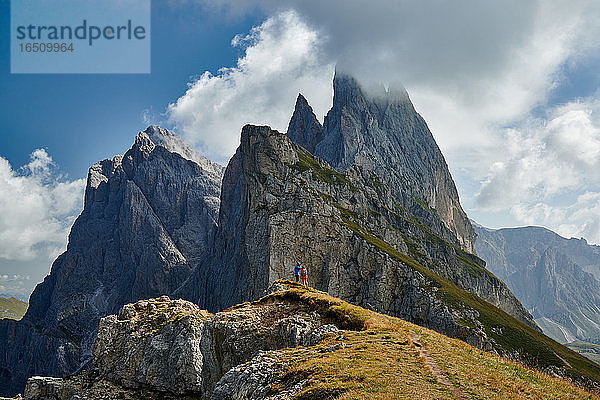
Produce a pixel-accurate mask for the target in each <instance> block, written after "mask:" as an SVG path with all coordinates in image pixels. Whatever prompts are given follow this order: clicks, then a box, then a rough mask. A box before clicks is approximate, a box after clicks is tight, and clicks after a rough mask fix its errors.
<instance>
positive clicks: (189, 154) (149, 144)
mask: <svg viewBox="0 0 600 400" xmlns="http://www.w3.org/2000/svg"><path fill="white" fill-rule="evenodd" d="M155 146H160V147H163V148H164V149H166V150H168V151H169V152H171V153H177V154H179V155H180V156H181V157H183V158H185V159H187V160H190V161H193V162H195V163H196V164H198V165H200V166H201V167H202V168H203V169H204V170H207V171H210V172H213V173H216V174H222V173H223V166H221V165H219V164H217V163H214V162H211V161H210V160H209V159H208V158H206V157H204V156H202V155H200V154H199V153H198V152H196V151H195V150H194V149H193V148H192V147H191V146H190V145H188V144H187V143H186V142H185V140H183V138H182V137H180V136H178V135H176V134H174V133H172V132H171V131H169V130H168V129H165V128H161V127H160V126H157V125H150V126H149V127H148V128H146V129H145V130H144V131H142V132H140V133H138V135H137V137H136V139H135V144H134V147H137V148H138V149H140V150H142V151H145V152H151V151H152V150H154V147H155Z"/></svg>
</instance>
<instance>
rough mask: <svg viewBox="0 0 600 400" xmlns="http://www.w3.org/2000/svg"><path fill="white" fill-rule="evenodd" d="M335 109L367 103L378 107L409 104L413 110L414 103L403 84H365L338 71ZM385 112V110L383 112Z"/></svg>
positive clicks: (336, 73)
mask: <svg viewBox="0 0 600 400" xmlns="http://www.w3.org/2000/svg"><path fill="white" fill-rule="evenodd" d="M333 90H334V107H335V106H338V107H343V106H348V105H350V104H358V105H361V106H364V104H361V102H364V101H367V102H371V103H373V104H376V105H378V106H380V107H381V106H383V108H385V107H386V106H390V105H400V104H407V105H410V107H411V108H412V103H411V101H410V97H409V96H408V92H407V91H406V88H404V86H403V85H402V84H401V83H398V82H393V83H390V84H389V85H385V84H384V83H383V82H376V83H363V82H360V81H359V80H358V79H357V78H355V77H354V76H353V75H351V74H348V73H346V72H341V71H339V70H336V72H335V76H334V78H333ZM382 111H384V110H382Z"/></svg>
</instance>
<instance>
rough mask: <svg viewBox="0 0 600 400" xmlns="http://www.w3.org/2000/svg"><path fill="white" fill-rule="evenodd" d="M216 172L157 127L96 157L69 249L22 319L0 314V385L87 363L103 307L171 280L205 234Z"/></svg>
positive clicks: (180, 278)
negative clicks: (110, 154) (116, 152)
mask: <svg viewBox="0 0 600 400" xmlns="http://www.w3.org/2000/svg"><path fill="white" fill-rule="evenodd" d="M221 177H222V168H221V167H220V166H219V165H217V164H213V163H210V162H209V161H208V160H206V159H205V158H203V157H201V156H199V155H197V154H195V153H194V152H193V150H191V149H190V148H189V147H188V146H187V145H185V144H183V142H181V139H179V138H177V137H176V136H174V135H172V134H171V133H169V132H168V131H166V130H163V129H160V128H158V127H150V128H148V129H147V130H146V131H144V132H141V133H140V134H139V135H138V136H137V137H136V140H135V144H134V146H133V147H132V148H131V149H130V150H129V151H128V152H127V153H126V154H125V156H116V157H115V158H113V159H112V160H104V161H101V162H99V163H96V164H94V165H93V166H92V167H91V168H90V170H89V174H88V181H87V186H86V192H85V205H84V210H83V212H82V213H81V215H80V216H79V217H78V218H77V220H76V222H75V224H74V225H73V227H72V229H71V233H70V235H69V243H68V247H67V251H66V252H65V253H63V254H62V255H61V256H60V257H58V258H57V259H56V261H55V262H54V264H53V265H52V270H51V272H50V274H49V275H48V276H47V277H46V278H45V279H44V282H43V283H41V284H39V285H38V286H37V288H36V289H35V291H34V292H33V294H32V295H31V299H30V301H31V305H30V308H29V310H28V312H27V314H26V316H25V317H24V318H23V320H22V321H19V322H18V323H11V322H8V321H0V343H2V344H3V345H2V346H1V349H0V355H1V357H0V377H1V378H0V393H5V394H7V393H8V394H10V393H15V392H16V391H18V390H21V389H22V387H23V385H24V384H25V380H26V379H27V377H29V376H31V375H33V374H42V373H43V374H45V375H54V376H62V375H64V374H67V373H70V372H73V371H74V370H76V369H77V368H78V367H79V366H80V365H85V364H86V363H87V362H89V360H90V358H91V348H92V343H93V340H94V337H95V331H96V328H97V325H98V320H99V319H100V318H101V317H103V316H105V315H107V314H111V313H115V312H116V311H118V309H119V308H120V307H121V306H122V305H123V304H125V303H128V302H132V301H135V300H138V299H143V298H148V297H153V296H159V295H162V294H168V293H171V292H172V291H173V290H175V289H176V288H177V287H179V286H180V285H181V284H182V283H183V282H184V281H185V280H186V279H187V278H188V276H189V275H190V273H191V271H192V269H193V268H194V266H195V263H197V262H199V261H200V260H202V258H203V255H204V254H205V253H206V251H207V248H208V246H209V245H210V243H212V240H213V235H214V231H215V227H216V219H217V212H218V206H219V191H220V181H221Z"/></svg>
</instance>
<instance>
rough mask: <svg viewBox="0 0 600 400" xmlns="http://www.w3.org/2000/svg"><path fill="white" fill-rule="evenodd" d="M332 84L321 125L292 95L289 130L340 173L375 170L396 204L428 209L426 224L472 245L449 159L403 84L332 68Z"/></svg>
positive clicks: (471, 249)
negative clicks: (375, 80)
mask: <svg viewBox="0 0 600 400" xmlns="http://www.w3.org/2000/svg"><path fill="white" fill-rule="evenodd" d="M333 89H334V96H333V106H332V108H331V110H329V112H328V113H327V115H326V116H325V121H324V124H323V126H321V124H320V123H319V122H318V120H317V119H316V117H315V115H314V113H313V111H312V108H310V106H309V105H308V102H307V101H306V99H305V98H304V97H303V96H299V97H298V100H297V101H296V109H295V110H294V115H293V116H292V119H291V120H290V125H289V128H288V133H287V135H288V137H289V138H290V139H291V140H292V141H294V142H295V143H297V144H299V145H301V146H302V147H304V148H305V149H307V150H308V151H309V152H310V153H311V154H313V155H315V156H317V157H318V158H320V159H322V160H324V161H326V162H327V163H328V164H329V165H331V166H332V167H333V168H334V169H335V170H337V171H338V172H345V171H348V170H350V169H352V168H354V169H359V170H360V171H361V172H359V173H361V174H367V175H368V174H373V175H374V176H376V177H377V178H378V179H379V180H380V181H381V182H382V183H384V184H385V185H387V186H388V187H389V188H390V190H391V195H392V196H393V197H394V198H396V199H397V202H398V204H399V205H400V206H402V207H404V208H406V209H408V210H410V211H411V212H412V213H414V214H420V215H421V214H427V213H428V214H431V215H430V216H429V217H427V216H426V218H427V219H428V221H427V223H428V225H430V226H432V225H436V224H439V221H440V220H441V221H442V223H443V225H444V226H445V227H441V228H440V229H439V230H438V233H439V234H440V235H442V236H443V237H444V238H445V239H446V240H449V241H451V242H454V243H456V244H457V245H459V246H461V247H462V248H463V249H465V250H467V251H469V252H474V243H475V232H474V230H473V227H472V226H471V224H470V222H469V220H468V218H467V215H466V214H465V212H464V210H463V209H462V207H461V205H460V201H459V198H458V191H457V190H456V186H455V184H454V181H453V179H452V176H451V174H450V171H449V169H448V165H447V164H446V161H445V159H444V156H443V155H442V152H441V151H440V149H439V147H438V146H437V143H436V142H435V139H434V138H433V135H432V133H431V132H430V131H429V128H428V126H427V123H426V122H425V120H423V118H422V117H421V116H420V115H419V114H418V113H417V112H416V110H415V109H414V107H413V105H412V103H411V101H410V98H409V97H408V93H407V92H406V90H405V89H404V88H403V87H402V85H398V84H395V85H390V86H389V87H388V88H385V87H384V86H383V85H380V84H377V85H374V86H371V85H369V84H363V83H361V82H359V81H358V80H357V79H356V78H355V77H353V76H351V75H349V74H347V73H345V72H341V71H339V70H336V73H335V77H334V81H333ZM433 214H437V215H433ZM444 230H445V231H447V232H443V231H444Z"/></svg>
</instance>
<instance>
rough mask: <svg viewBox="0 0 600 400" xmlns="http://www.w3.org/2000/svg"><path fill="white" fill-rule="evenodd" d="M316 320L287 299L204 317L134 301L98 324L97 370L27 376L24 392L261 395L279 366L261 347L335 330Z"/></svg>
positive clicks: (178, 305)
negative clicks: (47, 375)
mask: <svg viewBox="0 0 600 400" xmlns="http://www.w3.org/2000/svg"><path fill="white" fill-rule="evenodd" d="M324 321H325V316H324V315H322V314H321V313H319V312H318V311H316V310H315V311H309V310H306V307H304V306H302V305H300V304H297V303H294V302H290V301H265V302H258V303H255V304H252V305H251V304H247V303H246V304H242V305H240V306H238V307H234V308H232V309H229V310H226V311H223V312H221V313H218V314H216V315H215V316H212V315H211V314H209V313H208V312H206V311H204V310H200V309H199V308H198V306H196V305H194V304H192V303H190V302H187V301H185V300H170V299H169V298H168V297H166V296H163V297H160V298H155V299H148V300H140V301H138V302H136V303H134V304H126V305H125V306H123V308H122V309H121V310H120V312H119V314H118V315H109V316H107V317H104V318H103V319H102V320H101V321H100V326H99V328H98V337H97V340H96V342H95V345H94V359H93V363H94V366H96V367H97V368H98V369H97V371H94V372H84V373H81V374H78V375H75V376H69V377H66V378H64V379H60V378H50V377H33V378H31V379H29V381H28V383H27V387H26V389H25V392H24V396H25V399H31V400H33V399H40V400H41V399H45V400H47V399H56V400H62V399H68V400H71V399H73V396H80V398H83V397H86V398H89V399H102V398H104V397H103V396H108V397H107V398H111V399H114V398H121V397H122V398H135V397H136V394H137V396H140V395H142V396H144V397H145V398H149V399H162V398H167V399H169V398H196V399H198V398H202V399H209V398H210V399H228V398H231V399H233V398H235V399H242V398H246V397H244V396H247V395H248V393H249V392H252V393H254V397H252V396H250V398H256V399H264V398H265V397H264V396H263V395H264V394H265V392H266V391H267V390H268V388H269V385H270V384H271V383H272V382H273V381H274V380H275V379H276V378H277V377H278V376H279V374H280V373H281V372H282V370H281V368H277V367H276V366H273V365H272V363H271V362H270V361H269V358H268V357H266V356H264V355H263V352H264V351H268V350H276V349H281V348H287V347H296V346H300V345H304V346H308V345H316V344H317V343H319V342H320V341H321V340H323V338H325V337H326V336H327V335H338V334H339V329H338V328H337V326H336V325H333V324H331V323H329V324H327V323H325V322H324ZM247 363H248V364H247ZM259 377H262V378H261V379H258V378H259ZM259 394H260V396H259ZM138 398H139V397H138ZM278 398H286V399H287V398H290V397H278Z"/></svg>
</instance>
